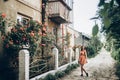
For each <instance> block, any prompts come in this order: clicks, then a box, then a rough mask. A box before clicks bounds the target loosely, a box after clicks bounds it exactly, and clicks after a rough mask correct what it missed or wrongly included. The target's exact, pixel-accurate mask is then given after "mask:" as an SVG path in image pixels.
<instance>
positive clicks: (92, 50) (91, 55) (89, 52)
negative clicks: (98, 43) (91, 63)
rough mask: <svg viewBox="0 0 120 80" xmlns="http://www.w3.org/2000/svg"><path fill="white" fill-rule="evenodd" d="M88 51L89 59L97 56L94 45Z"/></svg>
mask: <svg viewBox="0 0 120 80" xmlns="http://www.w3.org/2000/svg"><path fill="white" fill-rule="evenodd" d="M86 50H87V56H88V58H91V57H94V56H95V55H96V53H95V49H94V47H93V46H92V45H89V46H88V47H87V48H86Z"/></svg>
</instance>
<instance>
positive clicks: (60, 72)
mask: <svg viewBox="0 0 120 80" xmlns="http://www.w3.org/2000/svg"><path fill="white" fill-rule="evenodd" d="M64 75H65V72H63V71H58V72H56V73H55V77H56V79H58V78H61V77H64Z"/></svg>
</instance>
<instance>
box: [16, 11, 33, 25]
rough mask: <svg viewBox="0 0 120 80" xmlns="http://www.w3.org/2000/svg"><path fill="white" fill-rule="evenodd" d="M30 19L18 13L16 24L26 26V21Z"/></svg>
mask: <svg viewBox="0 0 120 80" xmlns="http://www.w3.org/2000/svg"><path fill="white" fill-rule="evenodd" d="M30 19H32V18H31V17H29V16H26V15H24V14H20V13H18V14H17V23H18V24H21V25H23V26H24V25H28V21H29V20H30Z"/></svg>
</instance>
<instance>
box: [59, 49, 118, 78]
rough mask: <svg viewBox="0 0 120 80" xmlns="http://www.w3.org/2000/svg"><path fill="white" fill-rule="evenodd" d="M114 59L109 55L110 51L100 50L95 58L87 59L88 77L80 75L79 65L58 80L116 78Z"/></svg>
mask: <svg viewBox="0 0 120 80" xmlns="http://www.w3.org/2000/svg"><path fill="white" fill-rule="evenodd" d="M114 65H115V60H114V59H113V58H112V57H111V55H110V53H109V52H107V51H106V50H105V49H102V50H101V51H100V54H98V55H97V56H96V57H95V58H91V59H89V60H88V63H87V64H86V65H85V69H86V70H87V71H88V73H89V77H86V75H85V74H84V76H83V77H81V76H80V67H78V68H77V69H76V70H74V71H73V72H71V73H70V74H69V75H67V76H65V77H63V78H61V79H59V80H118V78H117V76H115V68H114Z"/></svg>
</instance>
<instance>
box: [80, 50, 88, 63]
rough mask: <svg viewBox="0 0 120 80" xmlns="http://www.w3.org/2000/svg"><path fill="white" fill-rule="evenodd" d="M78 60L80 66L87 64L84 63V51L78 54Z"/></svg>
mask: <svg viewBox="0 0 120 80" xmlns="http://www.w3.org/2000/svg"><path fill="white" fill-rule="evenodd" d="M79 60H80V61H79V63H80V64H85V63H87V61H86V54H85V51H84V50H83V51H81V52H80V56H79Z"/></svg>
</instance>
